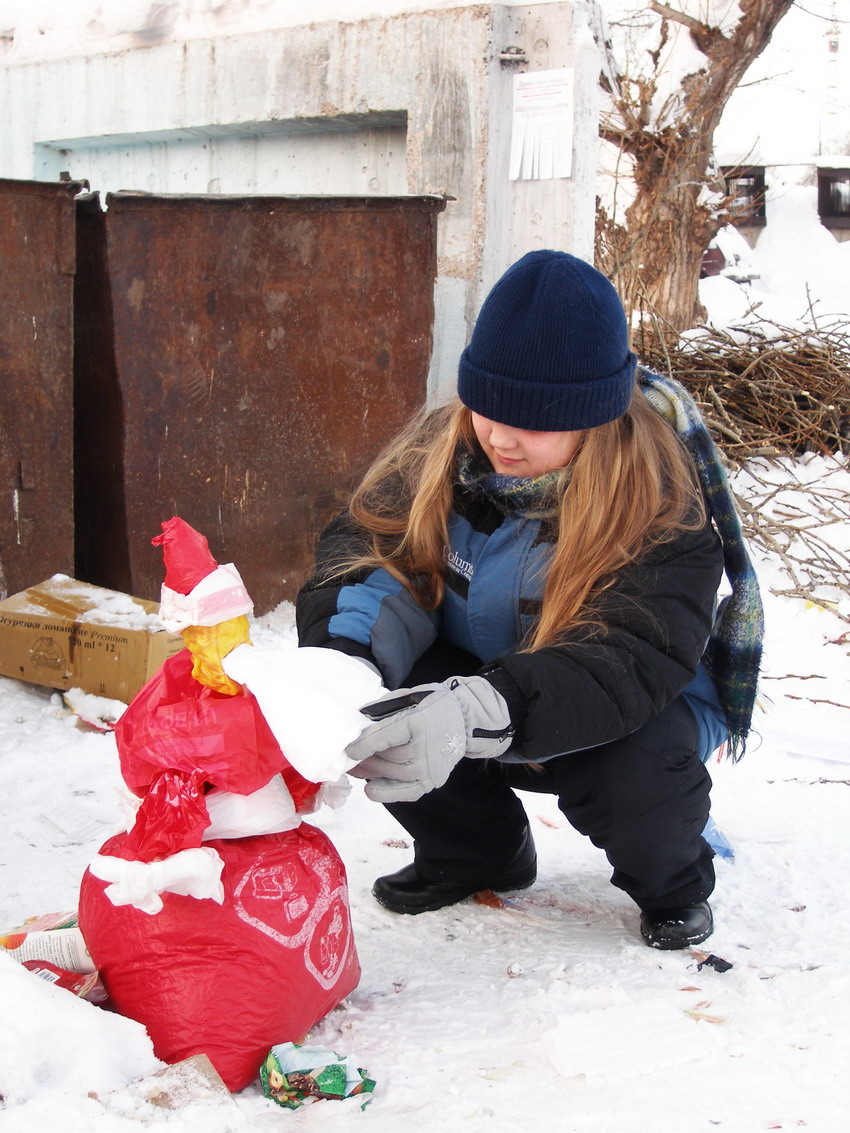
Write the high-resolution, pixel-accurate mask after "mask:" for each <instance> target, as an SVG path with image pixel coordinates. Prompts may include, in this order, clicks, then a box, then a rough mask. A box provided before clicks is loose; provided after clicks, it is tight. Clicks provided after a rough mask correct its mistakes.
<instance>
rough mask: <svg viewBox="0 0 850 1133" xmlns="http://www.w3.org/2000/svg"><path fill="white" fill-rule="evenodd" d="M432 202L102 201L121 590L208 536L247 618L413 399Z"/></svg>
mask: <svg viewBox="0 0 850 1133" xmlns="http://www.w3.org/2000/svg"><path fill="white" fill-rule="evenodd" d="M443 204H444V203H443V201H442V200H440V199H438V198H433V197H425V198H331V197H320V198H295V197H263V198H258V197H250V198H226V197H224V198H222V197H202V198H189V197H153V196H147V195H143V194H123V193H119V194H114V195H110V196H109V197H108V198H107V213H106V230H107V247H108V260H109V274H110V281H111V293H112V317H113V320H114V336H115V338H114V341H115V364H116V370H117V375H118V384H119V387H120V392H121V399H122V405H123V428H124V457H123V465H124V483H123V494H124V506H125V508H126V525H127V533H128V546H129V562H130V573H131V578H130V582H129V585H128V586H125V587H124V588H125V589H131V590H132V592H133V593H135V594H137V595H139V596H141V597H156V596H157V595H158V592H159V586H160V582H161V579H162V563H161V557H160V552H159V551H157V550H154V549H153V548H152V547H151V546H150V539H151V537H152V536H153V535H154V534H156V533H157V532H158V531H159V524H160V521H161V520H163V519H167V518H169V517H170V516H171V515H173V514H176V515H180V516H182V517H183V518H184V519H185V520H186V521H187V522H189V523H191V524H192V525H193V526H194V527H196V528H198V529H199V530H200V531H202V532H203V533H204V534H205V535H206V536H207V538H208V539H209V541H210V546H211V548H212V550H213V553H214V554H215V555H216V557H217V558H218V559H219V561H222V562H225V561H231V562H235V563H236V564H237V566H238V568H239V570H240V572H241V573H242V575H243V578H244V579H245V582H246V585H247V587H248V589H249V591H250V593H251V595H252V597H253V599H254V602H255V608H256V610H257V612H258V613H262V612H265V611H267V610H269V609H271V608H273V607H274V606H275V605H277V604H278V603H279V602H280V601H281V600H283V599H285V598H287V599H292V598H293V597H294V595H295V592H296V590H297V587H298V586H299V584H300V582H301V581H302V580H303V577H304V575H305V572H306V570H307V569H308V566H309V563H310V560H311V552H312V544H313V540H314V537H315V534H316V533H317V531H318V529H319V527H320V526H321V525H322V524H323V523H324V522H325V521H326V520H327V519H328V518H329V517H330V516H331V515H332V514H333V513H334V511H335V510H337V509H338V508H339V507H340V506H341V505H342V503H343V502H344V500H345V499H346V498H347V496H348V493H349V492H350V489H351V487H352V486H353V484H354V483H355V482H356V480H357V478H358V477H359V476H360V475H361V474H362V473H363V471H364V470H365V468H366V466H367V465H368V463H369V462H370V460H371V459H372V458H373V457H374V456H375V454H376V453H377V452H378V451H379V449H380V448H381V447H382V446H383V445H384V444H385V443H386V441H387V440H388V439H389V437H390V436H391V435H392V434H393V433H394V432H395V431H396V429H397V428H398V427H399V426H400V425H401V424H402V423H403V422H404V421H406V420H407V419H408V418H409V417H410V415H411V414H412V413H414V412H415V411H416V410H417V409H419V408H420V407H421V406H422V404H423V403H424V400H425V395H426V379H427V370H428V364H429V359H430V352H431V335H432V325H433V284H434V279H435V276H436V239H435V233H436V222H437V214H438V213H439V211H440V210H441V209H442V208H443Z"/></svg>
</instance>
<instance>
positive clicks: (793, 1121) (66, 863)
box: [0, 458, 850, 1133]
mask: <svg viewBox="0 0 850 1133" xmlns="http://www.w3.org/2000/svg"><path fill="white" fill-rule="evenodd" d="M798 468H799V473H800V475H801V476H802V477H804V478H805V479H807V480H810V479H811V478H813V477H818V478H820V479H821V481H822V479H823V477H828V478H829V479H830V482H831V483H832V485H833V486H834V487H835V488H836V489H839V490H845V491H846V490H848V489H850V473H848V471H847V470H846V468H838V467H836V466H835V465H833V464H832V463H831V462H829V461H824V460H822V459H821V458H816V459H815V460H813V461H809V462H808V463H806V464H803V465H800V466H798ZM831 538H833V539H835V540H836V545H840V546H842V547H844V548H845V549H846V548H847V547H848V546H849V545H850V530H848V529H844V530H840V531H839V530H834V531H833V533H832V536H831ZM758 569H759V573H760V576H761V579H762V582H763V585H764V589H765V597H766V606H767V624H768V636H767V648H766V665H765V681H764V690H765V693H766V696H767V697H769V701H768V700H767V699H766V700H765V704H764V707H763V710H762V711H761V712H760V713H759V716H758V720H757V732H758V735H757V736H755V737H754V738H753V740H752V742H751V745H750V750H749V751H748V754H747V755H746V757H745V758H744V760H743V761H742V762H741V763H739V764H737V765H736V766H731V765H728V764H726V763H721V764H717V765H714V766H713V767H712V774H713V777H714V781H715V789H714V794H713V800H714V801H713V814H714V817H715V820H716V822H717V824H718V826H719V827H720V829H721V830H722V831H723V833H724V834H725V835H726V836H727V838H728V839H729V840H730V842H731V843H732V845H733V847H734V852H735V857H734V860H733V861H729V860H726V859H722V858H721V859H718V886H717V891H716V895H715V898H714V901H713V904H714V909H715V913H716V920H717V928H716V931H715V934H714V936H713V937H712V938H711V939H710V941H708V942H707V943H706V946H705V950H709V949H710V952H711V953H712V954H713V955H715V956H718V957H721V958H722V959H724V960H726V961H728V962H729V963H731V964H732V967H731V968H730V969H729V970H727V971H724V972H720V971H718V970H716V969H715V968H713V967H711V966H710V965H703V966H702V967H700V962H699V957H698V956H696V955H694V954H692V953H690V952H669V953H662V952H657V951H654V950H652V949H649V948H647V947H646V946H645V945H644V944H643V943H642V942H641V941H640V939H639V937H638V934H637V915H636V911H635V909H634V908H633V907H632V906H631V904H630V902H629V900H628V899H627V898H626V897H625V896H624V895H623V894H622V893H620V892H619V891H617V890H615V889H613V888H612V887H611V886H610V885H609V883H608V869H607V865H606V862H605V860H604V857H603V856H602V854H601V853H600V852H599V851H597V850H595V849H594V848H593V847H592V846H591V845H590V843H589V842H587V841H586V840H585V839H583V838H582V837H581V836H580V835H578V834H577V833H576V832H575V831H573V830H572V829H571V828H570V827H569V826H568V825H567V824H566V822H565V820H564V819H563V816H561V815H560V813H559V812H558V810H557V808H556V807H555V805H554V800H551V799H549V798H547V797H545V796H538V795H533V796H528V798H527V800H526V802H527V809H528V812H529V815H530V818H531V823H532V828H533V831H534V835H535V838H536V840H537V843H538V850H539V856H540V876H539V878H538V881H537V883H536V884H535V885H534V886H533V887H532V888H531V889H530V890H528V891H526V892H525V893H524V894H522V895H521V896H518V897H517V898H516V899H513V900H511V901H509V902H508V903H507V905H506V906H505V907H504V908H492V907H489V906H486V905H482V904H477V903H475V902H474V901H469V902H465V903H464V904H461V905H459V906H456V907H454V908H451V909H447V910H443V911H440V912H437V913H430V914H425V915H422V916H419V917H399V916H394V915H393V914H391V913H389V912H387V911H385V910H384V909H382V908H381V907H380V906H378V905H377V904H376V903H375V901H374V900H373V899H372V897H371V895H370V892H369V890H370V887H371V884H372V881H373V879H374V878H375V877H376V876H378V875H379V874H381V873H385V872H390V871H392V870H395V869H397V868H399V867H400V866H401V865H403V864H405V863H406V862H407V860H408V859H409V857H410V848H409V844H408V843H407V836H406V835H405V833H404V831H402V830H401V828H400V827H398V826H397V825H396V823H395V822H394V820H393V819H392V818H391V817H390V816H389V815H388V814H387V813H386V812H385V811H384V810H383V808H382V807H380V806H377V805H375V804H372V803H370V802H369V801H368V800H367V799H366V798H365V796H364V795H363V794H362V790H361V785H360V784H359V783H358V782H354V789H353V791H352V794H351V796H350V797H349V800H348V802H347V803H346V804H345V805H344V806H343V807H342V808H340V809H338V810H332V811H331V810H324V811H321V812H320V813H319V814H318V815H317V816H315V821H316V824H317V825H319V826H321V827H322V828H323V829H324V830H325V831H326V832H327V833H328V834H329V836H330V837H331V838H332V840H333V841H334V843H335V844H336V846H337V848H338V849H339V851H340V853H341V855H342V858H343V860H344V861H345V864H346V867H347V870H348V875H349V882H350V889H351V907H352V917H353V922H354V930H355V935H356V942H357V947H358V950H359V954H360V959H361V963H362V967H363V976H362V980H361V983H360V986H359V987H358V988H357V990H356V991H355V992H354V993H353V994H351V995H350V996H349V998H348V999H347V1000H346V1001H345V1002H344V1004H343V1005H342V1006H341V1007H339V1008H337V1009H336V1010H335V1011H333V1012H332V1013H331V1014H330V1015H329V1016H328V1017H327V1018H326V1019H325V1020H324V1021H323V1022H322V1023H321V1024H320V1025H319V1026H317V1027H316V1028H315V1031H314V1033H313V1035H312V1036H311V1037H312V1038H314V1039H316V1040H319V1041H321V1042H323V1043H325V1044H327V1045H329V1046H330V1047H332V1048H333V1049H335V1050H337V1051H338V1052H339V1053H340V1054H347V1055H352V1056H354V1057H355V1059H356V1061H357V1064H358V1065H359V1066H363V1067H364V1068H366V1069H367V1070H368V1071H369V1073H370V1075H371V1076H372V1077H373V1078H375V1080H376V1081H377V1088H376V1091H375V1094H374V1098H373V1100H372V1102H371V1104H370V1105H369V1106H368V1107H367V1108H366V1110H365V1111H363V1112H361V1110H360V1108H359V1103H358V1101H357V1099H351V1100H349V1101H340V1102H337V1101H323V1102H318V1103H315V1104H314V1105H312V1106H309V1107H306V1108H304V1109H302V1110H299V1111H294V1112H293V1111H287V1110H282V1109H280V1108H278V1107H277V1106H276V1105H275V1104H274V1103H273V1102H271V1101H269V1100H267V1099H266V1098H264V1097H263V1096H262V1094H261V1092H260V1090H259V1087H258V1086H252V1087H249V1088H248V1089H247V1090H245V1091H244V1092H243V1093H242V1094H240V1095H236V1096H235V1100H234V1103H233V1105H232V1106H231V1105H229V1106H226V1107H225V1106H217V1107H212V1106H211V1105H210V1104H206V1103H201V1102H194V1103H192V1102H190V1103H188V1104H187V1105H186V1106H184V1107H182V1108H180V1109H178V1110H174V1111H169V1110H163V1109H154V1108H152V1107H151V1106H150V1105H149V1104H148V1103H145V1102H141V1101H138V1100H134V1095H132V1094H131V1093H130V1092H129V1091H128V1089H127V1083H129V1082H130V1081H131V1080H132V1079H135V1078H139V1077H143V1076H144V1075H146V1074H148V1073H150V1072H152V1071H154V1070H156V1069H157V1068H159V1066H160V1064H159V1063H158V1062H157V1060H156V1059H155V1057H154V1055H153V1052H152V1049H151V1046H150V1042H149V1040H148V1039H147V1036H146V1034H145V1032H144V1031H143V1029H142V1028H141V1027H140V1026H139V1025H138V1024H136V1023H133V1022H130V1021H129V1020H126V1019H122V1018H120V1017H118V1016H115V1015H111V1014H108V1013H106V1012H104V1011H102V1010H100V1009H99V1008H97V1007H94V1006H92V1005H90V1004H89V1003H86V1002H84V1001H82V1000H78V999H76V998H75V997H73V996H72V995H71V994H70V993H68V992H66V991H61V990H56V989H54V988H53V987H51V986H50V985H48V984H46V983H44V982H42V981H41V980H40V979H38V978H37V977H36V976H34V975H31V974H30V973H28V972H26V971H25V970H23V969H22V968H21V967H19V966H18V965H17V964H16V963H15V962H14V961H13V960H11V959H9V958H8V957H6V956H0V1022H2V1027H0V1093H2V1094H4V1095H5V1098H6V1102H5V1109H0V1129H2V1130H3V1133H24V1131H26V1133H32V1130H41V1129H51V1128H59V1127H61V1128H63V1129H64V1130H69V1131H80V1133H88V1131H89V1130H91V1131H101V1130H102V1131H104V1133H113V1131H115V1133H117V1131H126V1130H130V1129H133V1128H138V1127H139V1123H140V1122H143V1123H145V1124H147V1125H148V1126H149V1127H151V1128H155V1129H158V1128H168V1129H170V1130H174V1131H175V1133H176V1131H178V1130H179V1131H180V1133H201V1131H204V1133H214V1131H219V1130H220V1131H222V1133H224V1131H225V1130H233V1131H237V1130H247V1129H278V1128H279V1129H283V1128H286V1127H294V1126H296V1125H297V1127H299V1128H310V1129H312V1128H316V1129H340V1130H341V1129H343V1128H346V1129H347V1128H349V1127H350V1123H352V1122H359V1123H360V1125H361V1127H362V1128H364V1129H365V1128H367V1127H368V1128H370V1129H374V1130H387V1131H390V1130H392V1131H393V1133H395V1131H397V1130H398V1129H399V1128H401V1127H404V1128H406V1129H409V1130H430V1129H433V1128H440V1129H442V1130H446V1131H453V1130H474V1131H478V1130H493V1131H496V1130H498V1131H501V1130H505V1131H507V1130H514V1129H516V1128H517V1127H520V1128H527V1127H533V1126H535V1125H539V1126H540V1127H545V1128H553V1129H554V1128H557V1129H565V1130H601V1131H606V1133H607V1131H611V1133H614V1131H617V1133H620V1131H625V1130H634V1131H635V1133H638V1131H640V1133H644V1131H645V1130H646V1129H647V1128H654V1127H661V1128H664V1129H669V1130H676V1133H697V1131H702V1130H706V1131H708V1130H711V1129H714V1128H718V1127H719V1128H721V1129H723V1130H725V1131H726V1133H756V1131H758V1130H768V1129H777V1128H781V1129H792V1128H798V1127H800V1128H802V1127H805V1128H806V1129H808V1130H818V1131H822V1133H835V1131H836V1130H837V1129H840V1128H843V1126H844V1123H845V1121H846V1098H845V1085H844V1084H845V1079H846V1067H847V1064H848V1059H850V1019H849V1018H848V1015H847V1011H846V1004H847V1002H848V992H850V986H848V985H850V976H848V973H847V967H846V963H845V958H844V948H845V946H846V941H847V940H848V938H850V902H848V901H847V898H846V876H845V874H844V869H845V868H846V867H847V864H848V854H847V836H846V825H845V823H846V814H847V803H848V787H850V741H848V739H847V737H848V722H850V690H849V689H848V681H847V677H848V668H850V666H848V644H847V641H848V639H847V623H846V622H842V621H841V620H839V618H837V617H836V616H835V614H834V613H831V612H829V611H828V610H826V609H820V608H816V607H813V606H808V605H806V604H805V603H804V602H801V601H800V600H798V599H792V598H788V597H775V596H773V595H772V593H771V588H772V587H773V588H779V589H781V588H782V587H783V586H784V585H785V583H784V580H783V579H782V577H781V575H780V572H779V569H778V567H777V565H776V564H775V563H772V562H770V561H766V560H763V561H760V562H759V563H758ZM835 597H837V598H838V601H839V607H840V609H841V610H842V612H843V613H844V614H845V615H850V599H849V598H848V596H847V595H846V594H845V595H843V596H842V595H836V596H835ZM842 635H843V636H842ZM252 637H253V640H254V641H255V643H256V644H257V645H262V646H263V647H265V648H273V649H275V648H280V649H291V648H294V642H295V638H294V629H293V622H292V608H291V606H289V605H287V604H284V605H282V606H281V607H279V608H278V609H277V610H275V611H273V612H272V613H271V614H269V615H266V616H264V617H262V618H259V619H256V620H254V622H253V624H252ZM117 784H118V771H117V760H116V749H115V742H114V738H113V736H112V735H111V734H102V733H97V732H94V731H92V730H90V729H89V728H88V727H86V726H85V725H83V724H81V723H80V721H79V720H78V718H77V717H75V716H74V715H73V714H72V713H71V712H70V711H69V709H68V708H67V707H66V706H65V705H64V703H63V701H62V698H61V697H60V696H59V695H58V694H56V693H51V692H50V691H48V690H45V689H40V688H36V687H34V686H28V685H23V684H20V683H18V682H16V681H13V680H6V679H3V680H0V932H2V930H3V929H4V928H11V927H13V926H14V925H16V924H18V923H20V921H21V920H23V919H24V917H26V916H29V915H33V914H37V913H44V912H52V911H60V910H66V909H73V908H74V907H75V902H76V894H77V887H78V884H79V880H80V877H81V875H82V873H83V871H84V869H85V868H86V865H87V863H88V862H89V860H90V859H91V857H92V856H93V854H94V853H95V852H96V850H97V849H98V847H99V846H100V844H101V842H102V841H103V840H104V838H105V837H106V836H107V835H108V834H109V833H111V831H112V829H113V826H114V824H115V820H116V816H117V805H116V802H115V794H114V792H115V788H116V786H117ZM92 1091H94V1092H97V1093H98V1094H100V1095H101V1096H103V1095H104V1094H107V1093H109V1092H110V1091H113V1098H112V1101H111V1102H110V1103H109V1105H105V1104H104V1103H103V1102H101V1101H98V1100H95V1099H92V1098H90V1097H89V1096H88V1094H89V1093H90V1092H92Z"/></svg>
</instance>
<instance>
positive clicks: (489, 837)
mask: <svg viewBox="0 0 850 1133" xmlns="http://www.w3.org/2000/svg"><path fill="white" fill-rule="evenodd" d="M467 656H468V655H467ZM435 661H436V664H435V663H434V662H435ZM422 662H426V664H425V665H423V663H422ZM422 662H420V663H419V664H418V665H417V666H416V668H415V669H414V671H413V672H412V673H411V674H410V678H409V680H408V682H405V683H406V684H407V685H408V687H409V685H410V684H413V683H422V682H423V681H434V680H444V679H446V678H447V677H449V676H452V675H457V674H458V673H461V675H463V674H462V669H461V667H460V664H459V660H458V656H457V655H455V651H454V650H449V651H444V652H443V653H442V654H440V653H437V654H433V653H432V656H431V658H430V659H429V657H428V654H426V656H425V658H423V659H422ZM447 663H448V664H449V665H450V666H453V667H451V668H449V669H448V670H447V669H446V664H447ZM464 667H465V668H466V669H467V671H469V670H470V669H472V665H471V664H468V665H466V666H464ZM472 671H474V669H472ZM697 736H698V732H697V726H696V722H695V720H694V717H693V714H692V712H691V710H690V708H689V707H688V705H687V703H686V702H685V700H684V699H683V698H682V697H679V698H678V699H677V700H675V701H673V702H672V703H671V704H670V705H668V706H667V708H665V709H664V711H663V712H661V713H660V715H658V716H656V717H655V718H654V719H653V720H650V721H649V722H648V723H647V724H645V725H644V726H643V727H642V728H639V729H638V731H636V732H633V733H632V734H631V735H628V736H624V737H623V738H621V739H618V740H614V741H612V742H611V743H606V744H601V745H600V746H598V747H594V748H588V749H587V750H584V751H576V752H570V753H569V754H568V755H561V756H556V757H555V758H553V759H549V760H547V761H546V762H545V763H540V764H528V763H500V762H499V761H498V760H485V759H462V760H461V761H460V763H459V764H458V765H457V767H455V769H454V771H453V772H452V774H451V776H450V777H449V780H448V782H447V783H445V784H444V786H442V787H439V788H437V789H436V790H434V791H430V792H429V793H428V794H427V795H424V796H423V797H422V798H421V799H418V800H417V801H416V802H413V803H390V804H388V805H387V809H388V810H389V811H390V813H391V814H392V815H393V816H394V817H395V818H396V819H397V820H398V822H400V823H401V825H402V826H403V827H404V828H405V830H407V831H408V833H409V834H411V835H412V837H413V838H414V841H415V861H416V866H417V871H418V872H419V874H420V875H421V876H422V877H423V878H426V879H428V880H432V881H436V880H443V879H445V880H448V879H457V880H463V881H475V882H479V881H480V882H481V883H482V887H486V886H488V885H490V884H492V882H493V881H496V880H498V878H499V875H500V872H501V870H502V869H503V868H504V867H505V865H506V864H507V863H508V862H509V861H510V860H511V858H512V857H513V856H514V854H515V853H516V851H517V849H518V848H519V846H520V844H521V842H522V839H523V835H524V832H525V830H526V828H527V826H528V817H527V815H526V813H525V809H524V807H523V805H522V803H521V801H520V799H519V798H518V797H517V795H516V794H515V793H514V790H515V789H517V790H521V791H534V792H544V793H548V794H553V795H556V796H557V798H558V806H559V808H560V810H561V811H562V812H563V814H564V815H565V816H566V818H567V820H568V821H569V822H570V824H571V825H572V826H574V827H575V829H576V830H578V831H579V832H580V833H582V834H585V835H587V837H588V838H590V840H591V841H592V842H593V844H594V845H595V846H598V847H599V848H600V849H602V850H604V851H605V854H606V856H607V858H608V861H609V862H610V864H611V866H612V867H613V873H612V876H611V881H612V883H613V884H614V885H615V886H617V887H618V888H619V889H622V890H624V891H625V892H626V893H627V894H628V895H629V896H630V897H631V898H632V900H633V901H634V902H635V903H636V904H637V905H638V906H639V907H640V908H642V909H655V908H675V907H676V906H680V905H693V904H696V903H697V902H699V901H703V900H705V899H706V898H707V897H708V896H709V895H710V894H711V892H712V890H713V889H714V863H713V861H712V859H713V857H714V852H713V850H712V849H711V847H710V846H709V845H708V843H707V842H706V841H705V839H704V838H703V837H702V831H703V830H704V828H705V824H706V822H707V820H708V812H709V791H710V789H711V779H710V776H709V774H708V771H707V770H706V768H705V766H704V764H703V763H702V762H701V760H700V759H699V756H698V754H697V751H696V747H697Z"/></svg>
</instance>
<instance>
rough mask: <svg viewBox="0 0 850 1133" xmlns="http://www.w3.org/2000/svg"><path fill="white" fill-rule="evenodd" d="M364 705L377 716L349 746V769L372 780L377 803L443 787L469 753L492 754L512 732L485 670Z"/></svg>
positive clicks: (403, 799)
mask: <svg viewBox="0 0 850 1133" xmlns="http://www.w3.org/2000/svg"><path fill="white" fill-rule="evenodd" d="M360 711H361V712H362V713H364V715H366V716H369V717H371V718H372V719H373V720H374V721H375V722H374V723H372V724H369V725H368V726H367V727H366V728H365V729H364V731H363V732H362V733H361V735H360V736H359V738H358V739H356V740H354V741H353V743H350V744H349V745H348V747H347V748H346V749H345V750H346V754H347V755H348V756H349V758H351V759H354V760H356V761H357V766H356V767H352V768H351V770H350V771H349V774H350V775H354V776H356V777H357V778H358V779H368V780H369V782H368V783H367V785H366V794H367V796H368V797H369V798H370V799H373V800H374V801H375V802H379V803H403V802H415V800H416V799H418V798H421V797H422V795H424V794H427V793H428V791H433V790H434V788H435V787H442V785H443V783H445V781H446V780H447V779H448V777H449V775H450V774H451V771H452V768H453V767H454V766H455V764H456V763H457V762H458V761H459V760H461V759H462V758H463V757H464V756H465V755H467V756H471V757H472V758H473V759H489V758H493V757H494V756H497V755H501V754H502V753H503V752H505V751H507V749H508V748H509V747H510V743H511V738H512V736H513V733H514V729H513V725H512V724H511V718H510V714H509V713H508V708H507V705H506V704H505V701H504V698H503V697H502V695H501V693H499V692H497V691H496V689H495V688H494V687H493V685H491V684H490V682H489V681H488V680H486V679H485V678H484V677H452V678H451V679H450V680H447V681H444V682H443V683H442V684H427V685H417V686H416V688H412V689H398V690H397V691H396V692H394V693H391V694H390V695H389V696H388V697H387V698H385V699H383V700H379V701H376V702H375V703H374V704H367V705H365V707H363V708H361V709H360Z"/></svg>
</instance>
